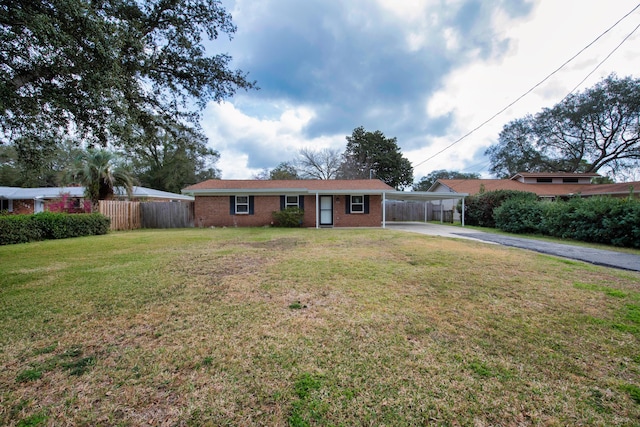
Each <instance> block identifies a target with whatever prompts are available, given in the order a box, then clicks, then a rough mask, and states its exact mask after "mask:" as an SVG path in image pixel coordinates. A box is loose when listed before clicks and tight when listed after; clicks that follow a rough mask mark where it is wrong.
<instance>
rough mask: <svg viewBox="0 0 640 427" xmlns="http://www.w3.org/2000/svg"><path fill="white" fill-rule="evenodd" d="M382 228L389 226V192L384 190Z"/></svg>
mask: <svg viewBox="0 0 640 427" xmlns="http://www.w3.org/2000/svg"><path fill="white" fill-rule="evenodd" d="M382 228H387V193H385V192H384V191H383V192H382Z"/></svg>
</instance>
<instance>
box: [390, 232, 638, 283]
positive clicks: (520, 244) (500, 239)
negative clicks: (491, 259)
mask: <svg viewBox="0 0 640 427" xmlns="http://www.w3.org/2000/svg"><path fill="white" fill-rule="evenodd" d="M386 225H387V228H389V229H391V230H401V231H408V232H412V233H421V234H427V235H431V236H443V237H451V238H458V239H471V240H477V241H482V242H487V243H493V244H498V245H503V246H513V247H516V248H521V249H527V250H530V251H535V252H540V253H544V254H549V255H555V256H559V257H562V258H570V259H575V260H578V261H584V262H588V263H590V264H595V265H602V266H605V267H613V268H619V269H622V270H631V271H640V255H633V254H626V253H622V252H615V251H607V250H602V249H591V248H585V247H582V246H574V245H565V244H562V243H550V242H544V241H541V240H534V239H525V238H518V237H511V236H503V235H500V234H493V233H486V232H482V231H477V230H471V229H465V228H460V227H453V226H449V225H442V224H432V223H424V222H387V224H386Z"/></svg>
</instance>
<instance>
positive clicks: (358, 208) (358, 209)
mask: <svg viewBox="0 0 640 427" xmlns="http://www.w3.org/2000/svg"><path fill="white" fill-rule="evenodd" d="M358 197H359V198H360V201H359V202H356V201H355V200H356V198H358ZM350 211H351V213H364V195H361V194H356V195H352V196H351V209H350Z"/></svg>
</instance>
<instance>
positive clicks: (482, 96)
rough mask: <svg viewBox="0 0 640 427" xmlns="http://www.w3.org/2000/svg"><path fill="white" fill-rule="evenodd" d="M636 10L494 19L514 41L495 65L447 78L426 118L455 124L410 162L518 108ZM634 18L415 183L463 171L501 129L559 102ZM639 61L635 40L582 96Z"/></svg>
mask: <svg viewBox="0 0 640 427" xmlns="http://www.w3.org/2000/svg"><path fill="white" fill-rule="evenodd" d="M623 3H624V4H623ZM633 3H635V2H631V1H625V2H622V1H621V2H619V3H616V4H615V7H612V6H613V3H600V2H589V3H585V2H583V1H562V2H557V1H556V2H554V1H542V2H540V4H539V5H538V8H537V9H536V11H535V13H534V15H533V16H532V17H531V18H530V19H528V20H524V21H510V20H509V19H508V17H507V16H505V15H502V14H497V15H496V16H495V17H494V18H495V19H494V22H493V25H496V26H503V27H504V28H505V30H504V34H505V36H506V37H508V38H509V39H510V40H511V44H510V46H509V49H508V52H507V54H506V55H505V56H504V57H502V58H499V59H495V58H492V59H490V60H485V61H475V62H473V63H468V64H466V65H464V66H462V67H460V68H458V69H456V70H454V71H453V72H451V73H450V74H449V75H448V76H447V77H446V79H445V83H444V85H443V87H442V88H441V89H440V90H438V91H437V92H436V93H434V94H433V95H432V96H431V97H430V98H429V100H428V102H427V106H426V111H427V114H428V115H429V116H431V117H438V116H444V115H451V116H452V117H453V118H454V120H453V123H452V127H451V129H450V131H449V135H448V137H447V138H442V139H439V140H433V141H432V143H433V145H432V146H431V147H429V149H426V150H423V152H424V154H426V155H425V156H424V157H419V156H420V155H423V152H415V153H411V160H413V161H414V163H418V162H421V161H423V160H425V159H426V158H428V157H430V156H431V155H433V154H434V153H435V152H437V151H439V150H441V149H443V148H444V147H446V146H447V145H449V144H451V143H452V142H454V141H455V140H457V139H458V138H460V137H462V136H463V135H465V134H466V133H467V132H469V131H471V130H472V129H473V128H475V127H476V126H478V125H480V124H481V123H482V122H483V121H485V120H487V119H489V118H490V117H491V116H492V115H493V114H495V113H497V112H498V111H500V110H501V109H502V108H504V107H506V106H507V105H508V104H509V103H511V102H512V101H514V100H516V99H517V98H518V97H519V96H520V95H522V94H524V93H525V92H526V91H527V90H528V89H530V88H531V87H533V86H534V85H535V84H536V83H538V82H540V81H541V80H542V79H543V78H544V77H546V76H547V75H548V74H549V73H551V72H552V71H553V70H555V69H556V68H558V67H559V66H560V65H561V64H562V63H563V62H565V61H566V60H568V59H569V58H570V57H572V56H573V55H575V54H576V53H577V52H578V51H579V50H580V49H581V48H583V47H584V46H586V45H587V44H588V43H589V42H591V41H592V40H593V39H595V38H596V37H597V36H598V35H599V34H600V33H602V32H603V31H604V30H605V29H606V28H607V27H609V26H610V25H612V24H613V23H614V22H615V21H616V20H617V19H619V18H620V17H622V15H624V13H626V12H628V11H630V10H631V9H632V8H633V6H634V4H633ZM638 14H639V13H637V12H636V14H635V19H628V20H627V21H629V22H624V23H623V24H624V25H622V24H621V25H620V28H616V30H615V31H612V32H611V33H609V34H607V35H606V36H605V37H603V38H602V39H601V40H600V41H599V42H598V44H597V45H594V46H593V48H591V49H589V50H587V51H586V52H585V53H584V54H583V55H581V56H580V57H578V59H577V60H576V61H575V62H572V63H571V64H570V65H569V66H567V67H566V68H563V69H562V70H561V71H560V72H558V73H557V74H555V75H554V76H552V77H551V78H550V79H549V80H548V81H546V82H545V83H543V84H542V85H541V86H540V87H538V88H537V89H536V90H534V91H533V92H532V93H530V94H528V95H527V96H526V97H524V98H523V99H522V100H520V101H518V102H517V103H516V104H515V105H514V106H512V107H510V108H509V109H508V110H506V111H505V112H504V113H503V114H501V115H500V116H498V117H497V118H496V119H494V120H493V121H492V122H490V123H489V124H488V125H486V126H483V127H482V128H481V129H480V130H478V131H477V132H475V133H474V134H472V135H471V136H469V137H467V138H465V139H464V140H463V141H461V142H460V143H458V144H456V145H455V146H454V147H452V148H450V149H449V150H447V151H445V153H443V154H441V155H438V156H437V157H436V158H434V159H432V160H429V161H428V162H426V163H425V164H423V165H421V166H420V167H419V168H418V170H417V171H416V177H419V176H421V175H425V174H427V173H429V171H431V170H435V169H442V168H445V169H454V166H455V165H460V161H459V159H464V160H465V162H463V164H462V165H460V166H462V168H464V164H467V163H469V162H473V158H469V153H477V154H479V155H481V154H482V152H484V150H485V149H486V148H487V147H488V146H489V145H491V144H492V143H495V142H496V141H497V137H498V134H499V132H500V130H501V129H502V127H503V126H504V124H506V123H508V122H509V121H511V120H513V119H515V118H519V117H523V116H524V115H526V114H528V113H531V114H535V113H536V112H538V111H540V110H541V109H542V108H544V107H551V106H553V105H554V104H556V103H557V102H559V101H560V100H562V98H563V97H564V96H565V95H567V93H568V92H569V91H570V90H571V89H573V88H574V87H575V85H577V84H578V83H579V82H580V81H581V80H582V79H583V78H584V77H585V76H586V75H587V74H588V72H590V71H591V70H592V69H593V68H594V67H595V66H596V64H598V63H599V62H600V61H602V60H603V59H604V58H605V57H606V55H607V54H608V53H610V52H611V51H612V50H613V49H614V48H615V46H616V45H617V44H618V43H620V42H621V41H622V39H623V38H624V37H625V36H626V35H627V34H629V33H630V32H631V31H632V30H633V28H634V27H635V25H637V23H638ZM634 21H635V22H634ZM639 54H640V46H638V37H637V36H635V38H634V40H629V41H627V43H625V45H623V47H622V48H621V50H620V51H619V52H617V53H616V54H614V56H612V57H611V59H609V60H608V61H607V62H605V63H604V64H603V66H602V67H601V68H600V69H599V70H598V71H597V72H596V73H594V75H593V76H592V77H590V78H589V79H588V80H587V81H586V82H585V83H584V84H583V85H582V86H581V87H580V89H584V88H586V87H590V86H592V85H593V84H595V83H596V82H597V81H599V80H601V79H602V78H603V77H605V76H607V75H608V74H610V73H611V72H614V71H615V72H617V73H618V75H620V76H626V75H629V74H632V73H634V72H637V70H638V65H640V61H639V59H638V58H640V55H639Z"/></svg>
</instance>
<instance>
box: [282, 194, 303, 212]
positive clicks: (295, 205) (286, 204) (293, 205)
mask: <svg viewBox="0 0 640 427" xmlns="http://www.w3.org/2000/svg"><path fill="white" fill-rule="evenodd" d="M289 197H291V198H295V202H293V201H291V202H290V201H289ZM299 207H300V196H284V208H285V209H287V208H299Z"/></svg>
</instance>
